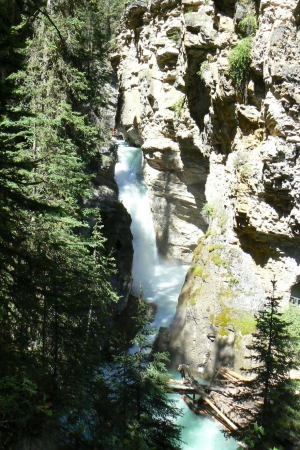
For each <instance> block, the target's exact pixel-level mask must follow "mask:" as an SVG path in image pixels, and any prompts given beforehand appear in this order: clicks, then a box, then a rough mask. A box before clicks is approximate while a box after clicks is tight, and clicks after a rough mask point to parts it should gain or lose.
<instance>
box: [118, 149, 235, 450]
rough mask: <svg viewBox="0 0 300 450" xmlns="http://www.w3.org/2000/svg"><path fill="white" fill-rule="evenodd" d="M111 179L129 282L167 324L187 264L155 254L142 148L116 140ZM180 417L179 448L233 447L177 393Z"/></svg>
mask: <svg viewBox="0 0 300 450" xmlns="http://www.w3.org/2000/svg"><path fill="white" fill-rule="evenodd" d="M115 179H116V182H117V184H118V187H119V198H120V201H121V202H122V203H123V205H124V206H125V208H126V209H127V211H128V212H129V214H130V215H131V219H132V224H131V232H132V235H133V248H134V257H133V270H132V276H133V285H132V293H133V294H135V295H137V294H138V293H139V290H140V287H142V289H143V291H144V298H145V299H146V300H147V301H150V302H154V303H155V304H156V305H157V307H158V308H157V313H156V316H155V320H154V323H153V324H154V326H156V327H157V328H159V327H161V326H169V325H170V323H171V321H172V318H173V316H174V314H175V309H176V304H177V300H178V296H179V293H180V291H181V288H182V285H183V282H184V277H185V274H186V272H187V266H184V265H182V264H177V265H176V264H174V262H173V263H171V262H169V261H167V260H165V259H163V258H162V257H160V256H159V255H158V253H157V249H156V243H155V231H154V226H153V221H152V213H151V209H150V203H149V199H148V195H147V188H146V185H145V182H144V178H143V171H142V151H141V149H139V148H135V147H130V146H128V145H127V144H126V143H125V142H123V141H119V150H118V163H117V164H116V169H115ZM173 398H174V399H175V400H176V401H177V402H178V407H180V408H182V409H183V416H182V417H180V418H179V419H178V423H179V424H181V425H184V426H185V427H186V428H185V429H184V430H183V434H182V439H183V441H184V442H185V443H186V444H185V445H184V446H183V448H184V449H189V450H200V449H201V450H223V449H224V450H235V449H236V448H237V446H236V442H235V441H233V440H232V439H230V440H226V439H225V438H224V436H223V434H222V433H221V431H220V429H219V427H218V425H217V424H216V423H215V422H213V421H212V420H211V419H209V418H205V419H202V418H200V417H198V416H195V415H194V414H193V413H192V412H191V411H190V410H189V409H188V408H187V406H186V405H185V403H184V402H183V401H182V400H181V398H180V397H179V396H178V395H175V396H173Z"/></svg>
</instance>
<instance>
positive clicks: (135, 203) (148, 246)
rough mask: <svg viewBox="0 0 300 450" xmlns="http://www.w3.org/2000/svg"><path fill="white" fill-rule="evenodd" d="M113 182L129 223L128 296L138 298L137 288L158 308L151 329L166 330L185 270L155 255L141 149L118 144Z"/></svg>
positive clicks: (153, 234)
mask: <svg viewBox="0 0 300 450" xmlns="http://www.w3.org/2000/svg"><path fill="white" fill-rule="evenodd" d="M115 179H116V182H117V184H118V187H119V198H120V201H121V202H122V203H123V205H124V206H125V208H126V209H127V211H128V212H129V214H130V215H131V219H132V224H131V232H132V235H133V249H134V256H133V269H132V276H133V284H132V293H133V294H134V295H138V293H139V290H140V286H141V287H142V289H143V291H144V298H145V299H146V300H147V301H148V302H154V303H155V304H156V305H157V307H158V308H157V313H156V316H155V319H154V326H156V327H158V328H159V327H161V326H165V327H167V326H169V325H170V323H171V321H172V318H173V316H174V313H175V309H176V304H177V300H178V295H179V293H180V290H181V288H182V285H183V283H184V277H185V274H186V272H187V268H188V266H184V265H183V264H179V263H177V264H176V263H174V261H173V262H171V261H167V260H165V259H163V258H161V257H159V255H158V253H157V249H156V243H155V231H154V226H153V220H152V213H151V209H150V203H149V199H148V195H147V187H146V185H145V182H144V178H143V171H142V152H141V149H139V148H136V147H129V146H128V145H126V144H125V143H124V142H122V143H120V144H119V152H118V163H117V164H116V169H115Z"/></svg>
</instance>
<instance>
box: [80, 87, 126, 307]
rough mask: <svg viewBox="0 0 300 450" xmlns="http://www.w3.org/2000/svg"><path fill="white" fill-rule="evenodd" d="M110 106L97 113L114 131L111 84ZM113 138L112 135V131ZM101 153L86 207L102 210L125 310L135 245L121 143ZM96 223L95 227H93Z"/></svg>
mask: <svg viewBox="0 0 300 450" xmlns="http://www.w3.org/2000/svg"><path fill="white" fill-rule="evenodd" d="M103 89H104V90H105V92H104V94H103V95H105V96H106V99H107V104H106V105H105V106H104V107H101V108H99V110H98V111H96V112H95V117H94V120H95V121H96V122H97V123H98V125H99V126H101V127H102V128H104V129H106V130H111V129H112V128H114V126H115V111H116V106H117V97H118V94H117V89H116V87H114V85H113V79H112V81H111V84H106V86H105V87H104V88H103ZM108 136H109V132H108ZM97 150H98V154H96V155H95V157H94V158H93V159H92V160H91V162H90V165H89V167H88V168H87V170H89V171H90V172H91V173H93V174H95V176H94V178H93V180H92V186H91V188H92V191H93V194H92V197H91V199H90V200H88V201H87V202H86V204H85V206H86V207H90V208H95V207H98V208H99V209H100V214H101V219H102V224H103V229H102V233H103V236H104V237H105V239H106V242H105V243H104V247H105V250H106V253H107V255H110V256H113V257H114V260H115V265H116V273H115V274H114V275H112V277H111V283H112V285H113V287H114V288H115V289H116V292H117V293H118V295H119V296H120V300H119V302H118V305H117V309H118V310H119V311H120V310H123V309H124V308H125V307H126V306H127V303H128V299H129V295H130V291H131V285H132V278H131V271H132V261H133V245H132V233H131V231H130V225H131V217H130V215H129V213H128V212H127V210H126V209H125V207H124V206H123V204H122V203H120V202H119V200H118V196H119V191H118V186H117V183H116V181H115V177H114V173H115V164H116V161H117V143H116V141H115V140H113V139H112V138H109V137H108V139H107V143H105V144H102V145H98V146H97ZM92 225H93V224H91V226H92Z"/></svg>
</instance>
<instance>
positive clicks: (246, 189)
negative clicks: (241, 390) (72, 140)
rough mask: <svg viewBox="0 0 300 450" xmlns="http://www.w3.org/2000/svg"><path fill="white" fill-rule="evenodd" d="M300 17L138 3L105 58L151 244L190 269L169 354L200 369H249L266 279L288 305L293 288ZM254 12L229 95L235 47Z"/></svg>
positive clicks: (248, 8)
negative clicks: (146, 197) (140, 156)
mask: <svg viewBox="0 0 300 450" xmlns="http://www.w3.org/2000/svg"><path fill="white" fill-rule="evenodd" d="M299 12H300V5H299V2H298V1H296V0H280V1H279V0H260V1H254V0H246V1H245V0H243V1H236V0H226V1H224V0H222V1H221V0H181V1H172V0H169V1H168V0H164V1H150V2H148V4H147V3H146V2H142V1H139V2H136V3H134V4H131V5H129V6H128V8H127V10H126V13H125V15H124V17H123V21H122V23H121V27H120V34H119V36H118V39H117V44H116V52H115V53H114V54H113V55H112V63H113V65H114V67H115V70H116V73H117V75H118V79H119V83H120V93H119V109H118V126H119V129H120V130H121V131H122V133H123V134H124V137H125V138H126V139H127V140H128V141H129V142H131V143H132V144H134V145H137V146H141V147H142V149H143V152H144V172H145V176H146V182H147V184H148V187H149V191H150V196H151V205H152V209H153V214H154V222H155V228H156V234H157V243H158V247H159V249H160V251H161V252H162V253H164V254H165V255H166V256H167V257H169V258H172V259H180V260H182V261H187V262H192V265H191V268H190V271H189V272H188V275H187V279H186V283H185V285H184V287H183V290H182V293H181V296H180V298H179V303H178V307H177V312H176V316H175V319H174V322H173V325H172V326H171V328H170V330H169V337H168V340H169V342H170V345H169V348H170V350H171V351H172V353H173V355H174V357H175V356H176V357H177V359H178V362H189V363H190V364H191V366H192V367H193V369H194V370H196V371H197V370H198V371H199V372H201V373H202V374H204V375H205V374H207V375H208V374H210V373H212V371H213V370H214V368H215V367H217V366H218V365H223V364H224V365H227V366H233V367H236V368H238V367H240V366H241V365H245V361H243V356H244V355H245V353H246V352H247V350H246V345H247V342H248V336H249V333H250V332H251V331H252V330H253V321H252V320H251V317H252V316H253V314H254V313H255V311H257V310H258V309H259V308H261V307H262V304H263V302H264V299H265V297H266V295H270V293H271V290H272V283H271V280H273V279H276V280H277V283H276V295H277V296H279V297H282V300H281V304H282V306H283V307H287V306H288V302H289V296H290V292H291V290H292V293H294V294H295V295H296V294H299V292H300V290H299V286H298V282H299V281H300V270H299V262H300V209H299V201H300V175H299V174H300V170H299V169H300V158H299V150H300V137H299V136H300V121H299V113H300V87H299V82H300V69H299V68H300V65H299V62H300V61H299V60H300V52H299V48H300V32H299V31H298V22H300V18H299V17H300V16H299ZM255 16H256V17H257V28H255V27H254V29H253V38H252V49H251V63H250V66H249V72H248V74H247V76H246V77H245V78H244V82H243V83H242V86H241V87H238V86H237V85H236V84H235V83H234V82H233V80H232V78H231V76H230V73H229V57H230V54H231V53H230V52H231V51H232V49H233V47H234V46H235V45H236V44H237V43H238V42H239V41H240V37H239V36H240V35H241V23H243V22H242V21H243V20H244V21H245V19H246V20H248V19H249V18H251V17H252V18H253V17H255ZM203 207H204V208H203ZM201 210H203V213H202V212H201ZM164 334H165V335H166V333H164ZM179 360H180V361H179Z"/></svg>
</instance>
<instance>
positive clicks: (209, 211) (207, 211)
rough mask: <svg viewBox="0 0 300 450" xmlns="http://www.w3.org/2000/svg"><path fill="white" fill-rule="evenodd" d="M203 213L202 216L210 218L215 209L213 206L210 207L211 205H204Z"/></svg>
mask: <svg viewBox="0 0 300 450" xmlns="http://www.w3.org/2000/svg"><path fill="white" fill-rule="evenodd" d="M201 212H202V214H203V215H204V216H206V217H207V216H208V217H210V216H212V215H213V212H214V207H213V206H212V205H210V204H209V203H204V205H203V208H202V210H201Z"/></svg>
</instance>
